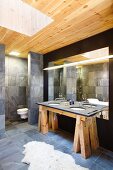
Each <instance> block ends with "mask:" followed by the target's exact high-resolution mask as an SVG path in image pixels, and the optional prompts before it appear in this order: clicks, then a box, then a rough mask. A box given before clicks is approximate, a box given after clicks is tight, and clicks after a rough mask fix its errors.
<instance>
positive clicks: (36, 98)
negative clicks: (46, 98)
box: [28, 52, 43, 124]
mask: <svg viewBox="0 0 113 170" xmlns="http://www.w3.org/2000/svg"><path fill="white" fill-rule="evenodd" d="M42 101H43V55H41V54H37V53H33V52H30V53H29V54H28V109H29V114H28V123H29V124H36V123H37V122H38V105H37V104H36V103H37V102H42Z"/></svg>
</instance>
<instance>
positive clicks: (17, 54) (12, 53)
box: [9, 51, 20, 56]
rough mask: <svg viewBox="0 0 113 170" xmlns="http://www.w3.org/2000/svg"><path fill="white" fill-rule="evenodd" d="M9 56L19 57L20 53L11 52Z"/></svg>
mask: <svg viewBox="0 0 113 170" xmlns="http://www.w3.org/2000/svg"><path fill="white" fill-rule="evenodd" d="M9 55H14V56H19V55H20V53H19V52H17V51H11V52H10V53H9Z"/></svg>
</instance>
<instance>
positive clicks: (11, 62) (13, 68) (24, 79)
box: [5, 56, 28, 121]
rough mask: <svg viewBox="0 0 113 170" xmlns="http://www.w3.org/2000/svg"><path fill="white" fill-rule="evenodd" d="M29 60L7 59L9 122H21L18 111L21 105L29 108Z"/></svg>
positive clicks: (7, 114) (6, 98)
mask: <svg viewBox="0 0 113 170" xmlns="http://www.w3.org/2000/svg"><path fill="white" fill-rule="evenodd" d="M27 65H28V62H27V59H20V58H16V57H11V56H9V57H7V56H6V57H5V92H6V96H5V103H6V106H5V112H6V113H5V114H6V119H8V120H13V121H16V120H19V119H20V117H19V115H17V109H18V108H19V107H20V105H23V107H27V100H26V99H27V94H26V93H27V92H26V91H27V87H28V66H27Z"/></svg>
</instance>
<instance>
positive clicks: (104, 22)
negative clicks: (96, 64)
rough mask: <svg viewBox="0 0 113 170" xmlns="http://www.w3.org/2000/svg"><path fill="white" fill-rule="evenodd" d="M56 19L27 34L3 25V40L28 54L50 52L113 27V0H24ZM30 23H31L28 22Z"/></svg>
mask: <svg viewBox="0 0 113 170" xmlns="http://www.w3.org/2000/svg"><path fill="white" fill-rule="evenodd" d="M23 1H24V2H25V3H28V4H29V5H31V6H33V7H34V8H36V9H38V10H40V11H41V12H43V13H44V14H46V15H48V16H50V17H51V18H52V19H54V21H53V22H52V23H51V24H50V25H48V26H47V27H46V28H44V29H43V30H41V31H40V32H38V33H36V34H35V35H34V36H31V37H27V36H25V35H22V34H20V33H17V32H14V31H11V30H8V29H6V28H2V27H0V43H2V44H5V45H6V54H8V53H9V52H11V51H12V50H15V51H18V52H20V53H21V57H26V56H27V54H28V52H29V51H33V52H38V53H42V54H45V53H48V52H50V51H53V50H56V49H58V48H61V47H64V46H66V45H69V44H72V43H74V42H77V41H80V40H82V39H85V38H87V37H90V36H93V35H95V34H98V33H100V32H103V31H105V30H108V29H110V28H113V0H94V1H93V0H23ZM27 24H28V26H29V23H27Z"/></svg>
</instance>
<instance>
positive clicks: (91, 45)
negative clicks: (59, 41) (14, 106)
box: [44, 29, 113, 151]
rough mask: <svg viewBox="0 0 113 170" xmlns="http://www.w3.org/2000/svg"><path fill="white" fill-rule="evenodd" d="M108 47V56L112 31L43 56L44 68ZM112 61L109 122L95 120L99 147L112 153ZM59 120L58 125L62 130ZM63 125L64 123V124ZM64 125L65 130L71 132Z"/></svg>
mask: <svg viewBox="0 0 113 170" xmlns="http://www.w3.org/2000/svg"><path fill="white" fill-rule="evenodd" d="M107 46H108V47H109V49H110V54H113V29H110V30H108V31H105V32H103V33H100V34H97V35H95V36H92V37H90V38H87V39H85V40H82V41H79V42H77V43H73V44H71V45H68V46H66V47H63V48H60V49H58V50H55V51H53V52H50V53H47V54H45V55H44V68H45V67H48V62H51V61H55V60H58V59H61V58H66V57H69V56H72V55H77V54H81V53H84V52H88V51H92V50H96V49H99V48H104V47H107ZM112 91H113V59H110V62H109V102H110V107H109V112H110V120H109V121H107V120H101V119H98V120H97V126H98V133H99V140H100V145H101V146H103V147H105V148H107V149H110V150H112V151H113V92H112ZM44 100H45V101H46V100H48V72H47V71H44ZM62 122H63V121H61V119H60V125H61V128H62ZM64 124H65V123H64ZM66 125H67V123H66V124H65V130H68V131H72V129H71V128H69V126H68V125H67V126H66Z"/></svg>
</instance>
